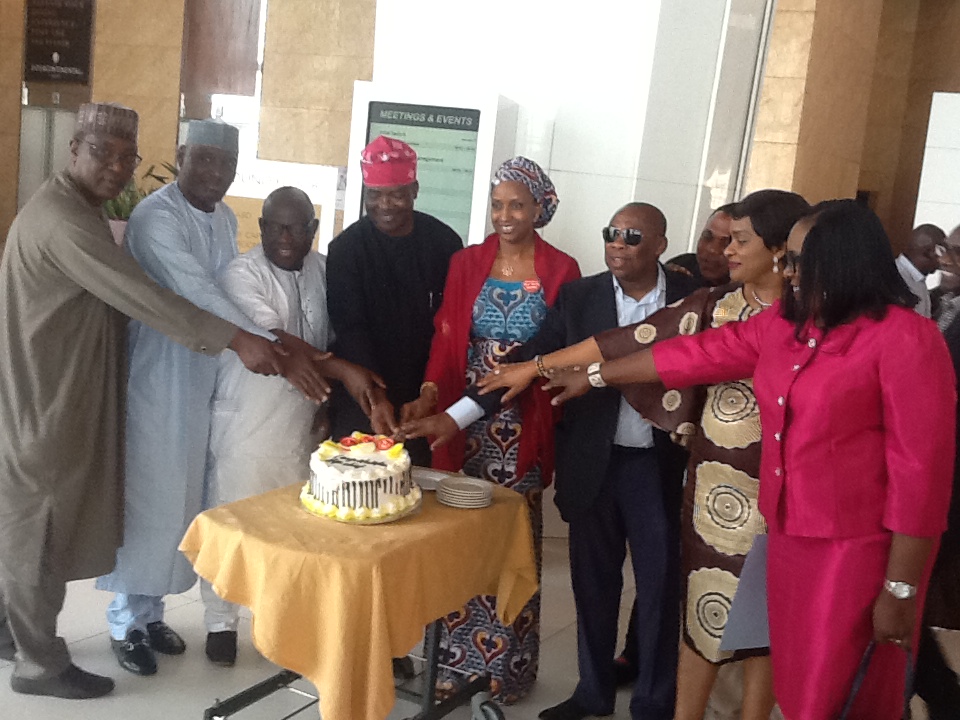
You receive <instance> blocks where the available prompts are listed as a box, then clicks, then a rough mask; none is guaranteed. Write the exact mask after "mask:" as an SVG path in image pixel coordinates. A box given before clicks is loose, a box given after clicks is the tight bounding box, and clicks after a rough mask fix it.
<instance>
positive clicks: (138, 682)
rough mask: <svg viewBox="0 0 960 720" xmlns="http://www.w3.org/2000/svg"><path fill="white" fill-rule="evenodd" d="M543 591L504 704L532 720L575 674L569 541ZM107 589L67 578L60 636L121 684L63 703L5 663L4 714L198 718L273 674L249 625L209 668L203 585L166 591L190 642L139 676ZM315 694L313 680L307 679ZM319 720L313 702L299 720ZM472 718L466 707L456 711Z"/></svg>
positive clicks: (241, 717)
mask: <svg viewBox="0 0 960 720" xmlns="http://www.w3.org/2000/svg"><path fill="white" fill-rule="evenodd" d="M627 583H628V584H627V587H626V588H625V592H624V599H623V605H622V607H623V612H624V613H628V612H629V610H630V604H631V603H632V601H633V583H632V580H628V581H627ZM543 585H544V591H543V618H542V645H541V650H540V662H541V665H540V679H539V681H538V683H537V687H536V689H535V691H534V692H533V693H532V694H531V695H530V696H528V697H527V698H525V699H524V701H523V702H522V703H519V704H517V705H514V706H512V707H510V708H507V709H506V714H507V717H508V718H510V720H533V719H534V718H536V717H537V713H538V712H539V711H540V710H542V709H543V708H545V707H548V706H550V705H553V704H556V703H557V702H560V701H561V700H564V699H566V698H567V697H568V696H569V695H570V693H571V692H572V690H573V687H574V685H575V683H576V679H577V663H576V650H577V635H576V626H575V622H576V616H575V613H574V609H573V595H572V592H571V590H570V577H569V572H568V569H567V548H566V541H565V540H557V539H552V540H551V539H548V540H547V541H546V543H545V547H544V581H543ZM109 601H110V595H109V594H108V593H104V592H100V591H98V590H95V589H94V588H93V581H80V582H75V583H71V584H70V586H69V588H68V593H67V601H66V606H65V608H64V611H63V613H62V614H61V616H60V633H61V635H63V637H64V638H65V639H66V640H67V642H68V643H69V645H70V651H71V652H72V653H73V657H74V661H75V662H76V663H77V664H78V665H80V666H81V667H83V668H85V669H87V670H90V671H92V672H97V673H101V674H104V675H109V676H111V677H113V678H114V679H115V680H116V681H117V689H116V690H115V691H114V692H113V694H111V695H109V696H107V697H106V698H102V699H98V700H89V701H80V702H77V701H66V700H56V699H50V698H34V697H27V696H23V695H17V694H15V693H13V692H12V691H11V690H10V683H9V678H10V674H11V672H12V667H13V666H12V664H11V663H6V662H4V661H2V660H0V720H61V718H69V719H70V720H94V719H96V720H113V719H114V718H115V719H117V720H121V719H122V720H161V719H163V720H171V719H173V718H175V719H176V720H181V719H186V720H201V718H202V717H203V711H204V709H206V708H207V707H209V706H210V705H211V704H212V703H213V702H215V701H216V699H218V698H225V697H229V696H231V695H233V694H234V693H236V692H238V691H239V690H241V689H243V688H245V687H248V686H250V685H252V684H254V683H256V682H259V681H260V680H262V679H264V678H267V677H269V676H270V675H272V674H273V673H274V672H276V670H277V668H276V667H275V666H274V665H272V664H271V663H269V662H268V661H266V660H264V659H263V658H262V657H261V656H260V655H259V654H258V653H257V652H256V650H254V648H253V645H252V644H251V642H250V635H249V625H248V624H247V622H246V621H244V624H243V625H242V626H241V632H240V638H241V642H240V654H239V659H238V661H237V665H236V667H234V668H229V669H225V668H218V667H215V666H213V665H211V664H210V663H209V662H208V661H207V659H206V657H205V656H204V654H203V640H204V635H205V631H204V628H203V606H202V604H201V602H200V593H199V590H198V589H197V588H194V589H193V590H191V591H189V592H187V593H184V594H183V595H177V596H172V597H169V598H168V600H167V612H166V618H167V621H168V622H169V623H170V625H171V626H173V627H174V628H175V629H176V630H177V631H178V632H180V633H181V634H182V635H183V637H184V639H185V640H186V641H187V646H188V647H187V652H186V654H185V655H183V656H181V657H165V656H162V655H161V656H159V662H160V669H159V672H158V673H157V674H156V675H154V676H153V677H149V678H140V677H136V676H134V675H131V674H130V673H127V672H124V671H123V670H121V669H120V668H119V666H118V665H117V663H116V660H115V659H114V657H113V654H112V653H111V652H110V648H109V643H108V637H109V636H108V634H107V631H106V621H105V619H104V612H105V610H106V607H107V603H108V602H109ZM301 683H302V684H303V687H304V689H306V690H310V691H311V692H312V686H310V685H309V684H306V683H303V681H301ZM304 702H305V701H304V700H303V699H302V698H300V697H298V696H296V695H294V694H292V693H286V692H284V693H278V694H276V695H274V696H272V697H271V698H268V699H267V700H264V701H262V702H261V703H259V704H258V705H255V706H252V707H251V708H249V709H248V710H245V711H243V712H241V713H239V714H237V715H236V716H234V717H236V718H237V720H280V718H282V717H284V715H286V714H288V713H291V712H293V711H294V710H295V709H296V708H298V707H300V706H301V705H302V704H304ZM628 704H629V697H628V696H627V695H626V694H624V696H623V697H622V698H621V699H620V702H619V705H620V708H619V711H618V713H617V714H616V715H615V716H614V717H615V718H629V716H630V713H629V709H628ZM415 713H416V708H415V706H414V705H413V704H411V703H407V702H404V701H398V703H397V705H396V707H395V708H394V711H393V713H392V714H391V715H390V720H395V719H396V720H399V719H400V718H407V717H410V716H412V715H414V714H415ZM314 717H316V710H314V709H311V710H308V711H305V712H303V713H301V714H300V715H297V716H296V719H297V720H301V719H306V718H314ZM448 717H451V718H453V720H468V719H469V718H470V711H469V708H460V709H458V710H457V711H455V712H454V713H453V714H451V715H450V716H448Z"/></svg>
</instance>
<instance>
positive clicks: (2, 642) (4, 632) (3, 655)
mask: <svg viewBox="0 0 960 720" xmlns="http://www.w3.org/2000/svg"><path fill="white" fill-rule="evenodd" d="M16 656H17V645H16V643H14V642H13V633H11V632H10V626H9V625H7V621H6V620H0V660H10V661H13V660H15V659H16Z"/></svg>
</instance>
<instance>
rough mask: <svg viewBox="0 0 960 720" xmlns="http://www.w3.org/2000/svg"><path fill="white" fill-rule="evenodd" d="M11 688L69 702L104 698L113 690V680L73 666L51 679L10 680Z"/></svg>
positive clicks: (14, 678) (19, 691)
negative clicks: (64, 699)
mask: <svg viewBox="0 0 960 720" xmlns="http://www.w3.org/2000/svg"><path fill="white" fill-rule="evenodd" d="M10 687H11V688H12V689H13V691H14V692H15V693H21V694H23V695H49V696H50V697H58V698H66V699H67V700H86V699H88V698H98V697H103V696H104V695H106V694H107V693H109V692H110V691H112V690H113V680H111V679H110V678H108V677H103V676H102V675H94V674H93V673H88V672H86V671H85V670H81V669H80V668H78V667H77V666H76V665H71V666H70V667H68V668H67V669H66V670H64V671H63V672H62V673H60V674H59V675H57V676H55V677H51V678H22V677H17V676H16V675H14V676H13V677H11V678H10Z"/></svg>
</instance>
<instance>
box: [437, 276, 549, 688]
mask: <svg viewBox="0 0 960 720" xmlns="http://www.w3.org/2000/svg"><path fill="white" fill-rule="evenodd" d="M531 290H532V291H531ZM546 312H547V304H546V301H545V300H544V296H543V289H542V288H540V287H537V288H536V289H534V288H532V287H530V286H529V284H527V287H526V288H525V283H522V282H508V281H506V280H496V279H493V278H488V279H487V281H486V283H484V285H483V288H482V289H481V290H480V294H479V295H478V296H477V299H476V301H475V302H474V304H473V324H472V327H471V331H470V345H469V347H468V348H467V384H472V383H475V382H476V381H477V380H479V379H480V378H482V377H483V376H484V375H486V374H487V373H489V372H490V371H491V370H492V369H493V366H494V364H496V363H498V362H500V361H501V360H502V359H503V356H504V355H506V354H507V353H508V352H509V351H510V350H512V349H513V348H515V347H516V346H517V345H520V344H522V343H524V342H526V341H527V340H529V339H530V338H532V337H533V336H534V335H535V334H536V333H537V331H538V330H539V329H540V324H541V323H542V322H543V318H544V316H545V315H546ZM521 432H522V425H521V417H520V406H519V404H517V403H516V402H511V403H510V404H508V405H506V406H504V407H503V408H502V409H501V410H500V412H498V413H497V414H496V415H494V416H492V417H489V418H484V419H482V420H478V421H477V422H475V423H473V424H472V425H471V426H470V427H469V428H467V431H466V433H467V450H466V456H465V460H464V465H463V471H464V472H465V473H466V474H468V475H473V476H475V477H480V478H484V479H486V480H489V481H491V482H495V483H497V484H499V485H502V486H504V487H508V488H510V489H511V490H514V491H516V492H518V493H521V494H522V495H524V497H526V499H527V506H528V508H529V510H530V524H531V526H532V527H533V541H534V549H535V553H536V559H537V575H538V578H539V575H540V568H541V563H542V546H543V482H542V480H541V477H540V468H539V467H534V468H531V469H530V470H529V471H528V472H527V474H526V475H524V476H523V477H517V476H516V470H517V454H518V451H519V448H520V433H521ZM495 610H496V598H495V597H493V596H490V595H478V596H477V597H475V598H473V600H471V601H470V602H469V603H467V605H466V607H464V608H462V609H460V610H458V611H457V612H454V613H451V614H450V615H447V617H446V618H445V619H444V630H443V634H442V637H441V640H440V647H441V663H442V664H444V665H447V666H449V667H451V668H454V669H455V670H456V671H457V672H450V671H447V670H444V671H442V672H441V675H440V680H439V682H438V692H439V693H440V694H441V695H445V694H448V693H449V692H451V691H452V690H454V689H455V688H456V687H457V685H458V684H459V683H460V682H462V681H463V680H465V679H466V678H467V677H469V676H476V675H479V674H482V673H488V674H489V675H490V676H491V692H492V694H493V695H494V696H495V697H496V699H497V700H499V701H500V702H503V703H512V702H516V701H517V700H519V699H520V698H522V697H523V696H524V695H526V694H527V693H528V692H529V691H530V689H531V688H532V687H533V683H534V682H535V681H536V679H537V666H538V664H539V658H540V591H539V590H538V591H537V593H536V594H535V595H534V596H533V597H532V598H531V599H530V601H529V602H528V603H527V605H526V606H525V607H524V609H523V611H522V612H521V613H520V615H519V616H518V617H517V619H516V620H515V621H514V622H513V624H512V625H509V626H505V625H503V624H502V623H501V622H500V619H499V617H497V614H496V612H495Z"/></svg>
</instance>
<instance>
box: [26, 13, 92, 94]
mask: <svg viewBox="0 0 960 720" xmlns="http://www.w3.org/2000/svg"><path fill="white" fill-rule="evenodd" d="M92 35H93V0H27V32H26V37H25V41H24V55H25V60H24V66H23V74H24V79H25V80H26V81H27V82H31V81H39V82H58V83H78V84H82V85H85V84H87V82H88V81H89V77H90V47H91V37H92Z"/></svg>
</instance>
